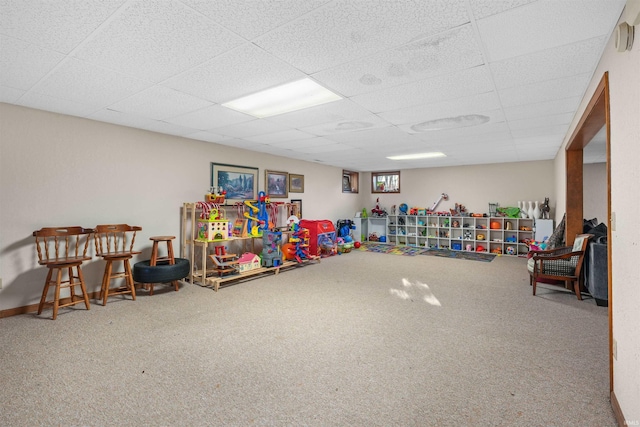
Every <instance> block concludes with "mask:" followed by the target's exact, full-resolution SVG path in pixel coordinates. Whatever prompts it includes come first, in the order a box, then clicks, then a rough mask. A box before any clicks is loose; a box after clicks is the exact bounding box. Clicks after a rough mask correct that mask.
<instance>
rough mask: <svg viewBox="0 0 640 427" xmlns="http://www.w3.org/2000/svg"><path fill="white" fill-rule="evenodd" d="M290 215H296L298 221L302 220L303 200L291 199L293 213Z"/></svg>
mask: <svg viewBox="0 0 640 427" xmlns="http://www.w3.org/2000/svg"><path fill="white" fill-rule="evenodd" d="M289 214H290V215H295V216H297V217H298V219H301V218H302V200H301V199H297V200H294V199H291V211H290V212H289Z"/></svg>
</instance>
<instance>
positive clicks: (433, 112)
mask: <svg viewBox="0 0 640 427" xmlns="http://www.w3.org/2000/svg"><path fill="white" fill-rule="evenodd" d="M498 108H500V100H499V99H498V94H497V92H486V93H480V94H476V95H472V96H467V97H463V98H456V99H450V100H446V101H442V102H434V103H432V104H425V105H415V106H413V107H409V108H401V109H399V110H393V111H385V112H382V113H379V114H378V115H379V116H380V117H381V118H383V119H385V120H387V121H388V122H390V123H393V124H396V125H401V124H406V123H419V122H423V121H427V120H433V119H438V118H443V117H453V116H462V115H465V114H474V113H478V112H479V111H491V110H496V109H498Z"/></svg>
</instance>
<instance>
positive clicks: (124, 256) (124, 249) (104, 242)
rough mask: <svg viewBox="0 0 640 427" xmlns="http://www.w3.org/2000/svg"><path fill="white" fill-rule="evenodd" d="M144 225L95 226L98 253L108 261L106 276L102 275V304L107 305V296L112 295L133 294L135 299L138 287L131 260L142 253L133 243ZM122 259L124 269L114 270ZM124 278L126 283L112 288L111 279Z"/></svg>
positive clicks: (132, 296)
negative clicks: (134, 278) (132, 272)
mask: <svg viewBox="0 0 640 427" xmlns="http://www.w3.org/2000/svg"><path fill="white" fill-rule="evenodd" d="M140 230H142V227H138V226H132V225H127V224H103V225H98V226H96V228H95V235H94V236H95V237H94V240H95V245H96V255H98V256H99V257H102V258H103V259H104V260H105V261H106V262H107V264H106V266H105V269H104V276H103V277H102V287H101V288H100V297H99V299H101V300H102V305H107V298H109V296H112V295H126V294H131V298H132V299H133V300H134V301H135V299H136V289H135V285H134V282H133V275H132V274H131V264H130V263H129V260H130V259H131V258H133V256H134V255H137V254H139V253H141V252H140V251H134V250H133V245H134V244H135V241H136V233H137V232H138V231H140ZM118 261H122V264H123V268H124V270H123V271H118V272H114V271H113V263H114V262H118ZM118 278H123V279H124V285H123V286H117V287H114V288H112V287H111V281H112V280H114V279H118Z"/></svg>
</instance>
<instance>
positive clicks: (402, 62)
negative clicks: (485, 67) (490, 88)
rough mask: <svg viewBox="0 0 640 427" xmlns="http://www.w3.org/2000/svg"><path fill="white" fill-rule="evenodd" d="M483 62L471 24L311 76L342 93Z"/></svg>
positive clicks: (375, 89) (378, 86) (397, 82)
mask: <svg viewBox="0 0 640 427" xmlns="http://www.w3.org/2000/svg"><path fill="white" fill-rule="evenodd" d="M481 64H483V59H482V53H481V51H480V46H478V44H477V43H476V40H475V34H474V32H473V28H472V27H471V25H464V26H462V27H458V28H454V29H452V30H448V31H446V32H443V33H440V34H437V35H435V36H430V37H427V38H424V39H419V40H414V41H412V42H410V43H407V44H405V45H403V46H399V47H395V48H393V49H389V50H386V51H382V52H380V53H378V54H375V55H371V56H368V57H366V58H362V59H358V60H355V61H352V62H348V63H345V64H341V65H338V66H336V67H333V68H330V69H328V70H325V71H321V72H319V73H317V74H314V75H313V77H314V78H315V79H317V80H318V81H319V82H321V83H323V84H325V85H326V86H327V87H329V88H331V89H332V90H336V91H337V92H338V93H340V94H342V95H345V96H353V95H356V94H360V93H367V92H373V91H378V90H381V89H385V88H388V87H392V86H397V85H399V84H404V83H408V82H412V81H415V80H421V79H424V78H427V77H434V76H437V75H440V74H444V73H446V72H448V71H457V70H463V69H465V68H471V67H475V66H477V65H481Z"/></svg>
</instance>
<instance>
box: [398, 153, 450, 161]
mask: <svg viewBox="0 0 640 427" xmlns="http://www.w3.org/2000/svg"><path fill="white" fill-rule="evenodd" d="M437 157H447V156H446V155H445V154H444V153H440V152H433V153H418V154H404V155H402V156H388V157H387V159H389V160H417V159H434V158H437Z"/></svg>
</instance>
